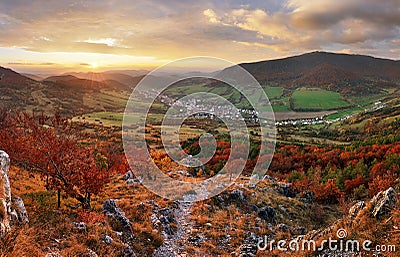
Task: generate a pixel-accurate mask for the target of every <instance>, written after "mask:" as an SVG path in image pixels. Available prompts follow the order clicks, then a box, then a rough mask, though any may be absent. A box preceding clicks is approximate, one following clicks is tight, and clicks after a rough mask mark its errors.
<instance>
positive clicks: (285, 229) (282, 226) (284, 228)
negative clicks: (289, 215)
mask: <svg viewBox="0 0 400 257" xmlns="http://www.w3.org/2000/svg"><path fill="white" fill-rule="evenodd" d="M276 229H277V230H279V231H282V232H289V231H290V228H289V226H288V225H286V224H283V223H282V224H278V225H276Z"/></svg>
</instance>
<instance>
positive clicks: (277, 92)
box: [263, 86, 283, 100]
mask: <svg viewBox="0 0 400 257" xmlns="http://www.w3.org/2000/svg"><path fill="white" fill-rule="evenodd" d="M263 89H264V91H265V94H267V96H268V99H269V100H271V99H278V98H280V97H281V96H282V94H283V88H282V87H271V86H264V87H263Z"/></svg>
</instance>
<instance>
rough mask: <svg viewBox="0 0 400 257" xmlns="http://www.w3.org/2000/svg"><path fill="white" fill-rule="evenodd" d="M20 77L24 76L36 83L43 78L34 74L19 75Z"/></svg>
mask: <svg viewBox="0 0 400 257" xmlns="http://www.w3.org/2000/svg"><path fill="white" fill-rule="evenodd" d="M21 75H23V76H25V77H27V78H30V79H33V80H36V81H41V80H43V78H44V77H42V76H39V75H36V74H30V73H21Z"/></svg>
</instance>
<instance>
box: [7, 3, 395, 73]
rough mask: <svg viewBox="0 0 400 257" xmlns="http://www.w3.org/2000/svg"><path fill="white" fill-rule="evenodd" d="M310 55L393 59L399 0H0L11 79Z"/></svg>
mask: <svg viewBox="0 0 400 257" xmlns="http://www.w3.org/2000/svg"><path fill="white" fill-rule="evenodd" d="M317 50H318V51H329V52H341V53H354V54H366V55H372V56H377V57H384V58H390V59H396V60H398V59H400V57H399V55H400V1H399V0H384V1H379V0H318V1H310V0H254V1H227V0H204V1H198V0H197V1H191V0H187V1H180V0H169V1H165V0H134V1H132V0H118V1H112V0H111V1H100V0H96V1H66V0H58V1H47V0H37V1H22V0H1V1H0V66H3V67H10V68H13V69H15V70H17V71H20V72H30V73H54V72H63V71H72V70H75V71H89V70H98V71H101V70H111V69H122V68H123V69H152V68H154V67H157V66H159V65H162V64H165V63H167V62H170V61H173V60H176V59H179V58H184V57H190V56H213V57H219V58H224V59H227V60H229V61H231V62H234V63H241V62H252V61H259V60H268V59H276V58H281V57H287V56H292V55H298V54H302V53H306V52H311V51H317ZM200 68H204V69H207V67H199V69H200Z"/></svg>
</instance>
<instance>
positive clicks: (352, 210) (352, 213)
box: [349, 201, 365, 219]
mask: <svg viewBox="0 0 400 257" xmlns="http://www.w3.org/2000/svg"><path fill="white" fill-rule="evenodd" d="M364 207H365V202H364V201H358V202H357V203H355V204H354V205H353V206H351V207H350V209H349V218H350V219H353V218H355V217H357V215H358V213H359V212H360V211H361V210H362V209H363V208H364Z"/></svg>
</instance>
